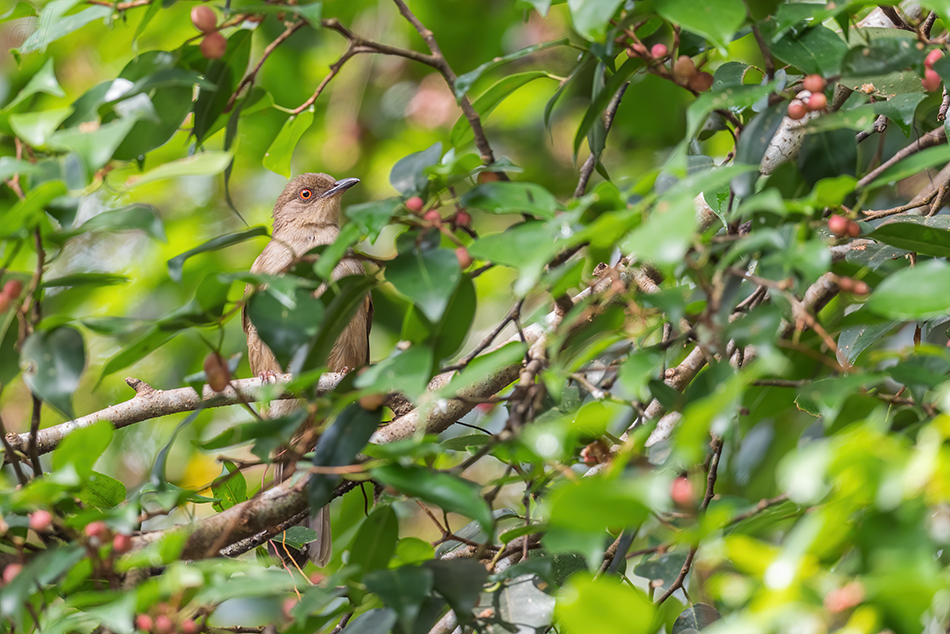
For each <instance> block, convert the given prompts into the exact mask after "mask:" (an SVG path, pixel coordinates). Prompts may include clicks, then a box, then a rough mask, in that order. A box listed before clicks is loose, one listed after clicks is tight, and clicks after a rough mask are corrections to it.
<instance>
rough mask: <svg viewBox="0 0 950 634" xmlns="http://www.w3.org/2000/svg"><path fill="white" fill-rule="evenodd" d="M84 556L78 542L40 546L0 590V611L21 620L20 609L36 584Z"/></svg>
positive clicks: (54, 577)
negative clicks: (45, 548)
mask: <svg viewBox="0 0 950 634" xmlns="http://www.w3.org/2000/svg"><path fill="white" fill-rule="evenodd" d="M85 556H86V549H85V548H84V547H83V546H80V545H79V544H71V545H68V546H63V547H59V548H55V547H53V548H49V549H47V550H43V551H42V552H40V553H39V554H38V555H36V556H35V557H33V558H31V559H30V560H29V562H28V563H27V564H26V566H24V568H23V570H21V571H20V574H18V575H17V576H16V578H14V579H13V580H12V581H10V582H9V583H7V584H5V585H4V587H3V592H0V614H2V615H3V616H5V617H7V618H15V619H16V620H17V621H19V620H21V616H20V614H21V612H24V611H25V610H26V607H27V606H28V605H29V603H30V602H29V597H30V596H31V595H32V594H33V593H34V592H36V588H37V587H43V586H45V585H46V584H49V583H52V582H54V581H56V580H57V579H58V578H59V577H60V576H61V575H63V574H65V573H66V572H67V571H68V570H69V569H70V568H72V567H73V566H75V565H76V564H77V563H79V562H80V561H81V560H82V558H83V557H85Z"/></svg>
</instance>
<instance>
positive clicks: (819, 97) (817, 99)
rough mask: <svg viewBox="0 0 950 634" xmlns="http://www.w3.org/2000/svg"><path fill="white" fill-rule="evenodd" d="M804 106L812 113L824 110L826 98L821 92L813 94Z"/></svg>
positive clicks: (826, 102)
mask: <svg viewBox="0 0 950 634" xmlns="http://www.w3.org/2000/svg"><path fill="white" fill-rule="evenodd" d="M805 105H806V106H808V109H809V110H811V111H812V112H817V111H819V110H824V109H825V107H826V106H827V105H828V97H825V93H823V92H813V93H812V94H811V97H809V98H808V102H807V103H806V104H805Z"/></svg>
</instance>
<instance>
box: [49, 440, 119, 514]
mask: <svg viewBox="0 0 950 634" xmlns="http://www.w3.org/2000/svg"><path fill="white" fill-rule="evenodd" d="M60 446H62V445H60ZM126 493H127V491H126V489H125V485H124V484H122V483H121V482H120V481H119V480H116V479H115V478H113V477H112V476H107V475H106V474H104V473H99V472H97V471H93V472H92V473H90V474H89V477H88V478H87V479H86V481H85V482H84V483H83V487H82V490H81V491H80V492H79V495H78V497H79V500H80V501H81V502H82V503H83V504H85V505H86V506H92V507H93V508H97V509H101V510H106V509H112V508H115V507H117V506H118V505H119V504H121V503H122V502H124V501H125V496H126Z"/></svg>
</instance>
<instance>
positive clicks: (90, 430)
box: [53, 421, 115, 478]
mask: <svg viewBox="0 0 950 634" xmlns="http://www.w3.org/2000/svg"><path fill="white" fill-rule="evenodd" d="M114 433H115V429H114V428H113V426H112V423H110V422H109V421H99V422H97V423H93V424H92V425H89V426H88V427H81V428H79V429H77V430H75V431H74V432H73V433H71V434H69V435H68V436H66V438H64V439H63V441H62V442H61V443H60V444H59V446H58V447H57V448H56V451H54V452H53V469H54V470H57V471H58V470H61V469H65V468H67V467H71V468H72V469H74V470H75V472H76V473H77V474H78V475H79V477H81V478H88V477H89V476H90V475H91V474H92V468H93V467H94V466H95V464H96V461H97V460H99V458H100V456H102V454H103V453H104V452H105V450H106V449H107V448H108V447H109V444H110V443H111V442H112V436H113V434H114Z"/></svg>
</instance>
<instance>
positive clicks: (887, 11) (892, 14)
mask: <svg viewBox="0 0 950 634" xmlns="http://www.w3.org/2000/svg"><path fill="white" fill-rule="evenodd" d="M878 8H879V9H880V10H881V12H882V13H883V14H884V15H886V16H887V19H888V20H890V21H891V22H893V23H894V26H896V27H897V28H899V29H902V30H904V31H914V29H913V27H911V26H910V25H909V24H907V22H905V21H904V18H902V17H901V15H900V14H899V13H898V12H897V9H895V8H894V7H892V6H890V5H886V4H880V5H878Z"/></svg>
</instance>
